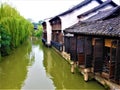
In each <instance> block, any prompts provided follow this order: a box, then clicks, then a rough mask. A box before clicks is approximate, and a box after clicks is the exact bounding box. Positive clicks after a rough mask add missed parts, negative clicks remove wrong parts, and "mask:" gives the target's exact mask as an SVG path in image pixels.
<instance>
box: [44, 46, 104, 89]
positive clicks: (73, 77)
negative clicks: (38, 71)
mask: <svg viewBox="0 0 120 90" xmlns="http://www.w3.org/2000/svg"><path fill="white" fill-rule="evenodd" d="M43 51H44V66H45V69H46V73H47V75H48V76H49V77H50V78H51V79H52V80H53V82H54V85H55V87H56V89H86V90H88V89H95V90H104V88H103V87H102V86H101V85H100V84H98V83H97V82H96V81H89V82H85V81H84V80H83V76H82V75H81V74H80V73H79V72H78V70H76V73H75V74H71V72H70V65H69V63H68V62H67V61H65V60H64V59H63V58H62V57H61V56H60V55H59V54H58V53H56V51H54V50H53V49H48V48H46V47H44V46H43Z"/></svg>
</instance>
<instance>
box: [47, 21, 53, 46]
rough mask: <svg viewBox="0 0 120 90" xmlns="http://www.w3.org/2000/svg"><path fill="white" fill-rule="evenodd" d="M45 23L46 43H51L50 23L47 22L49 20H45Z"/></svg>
mask: <svg viewBox="0 0 120 90" xmlns="http://www.w3.org/2000/svg"><path fill="white" fill-rule="evenodd" d="M46 24H47V28H46V29H47V43H46V44H47V45H50V44H51V35H52V33H51V30H52V29H51V26H50V23H49V20H46Z"/></svg>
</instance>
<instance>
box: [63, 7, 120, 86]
mask: <svg viewBox="0 0 120 90" xmlns="http://www.w3.org/2000/svg"><path fill="white" fill-rule="evenodd" d="M64 32H65V34H68V33H70V34H73V37H74V40H71V41H69V43H71V44H72V45H74V46H73V49H72V50H76V52H75V51H74V52H73V54H75V55H73V56H74V57H73V58H74V59H78V60H79V66H80V67H81V68H83V69H87V68H89V73H90V72H91V73H93V74H94V75H99V76H100V77H102V78H103V80H104V81H105V80H107V81H109V82H112V83H116V84H120V57H119V55H120V7H119V6H117V7H115V8H112V9H109V10H105V11H101V12H99V13H98V14H96V15H94V16H92V17H90V18H88V19H87V20H84V21H81V22H79V23H77V24H75V25H73V26H71V27H69V28H67V29H66V30H65V31H64ZM71 44H70V45H71ZM69 49H70V50H71V48H69ZM67 51H69V50H67ZM71 55H72V54H71ZM109 85H110V87H113V86H112V84H109Z"/></svg>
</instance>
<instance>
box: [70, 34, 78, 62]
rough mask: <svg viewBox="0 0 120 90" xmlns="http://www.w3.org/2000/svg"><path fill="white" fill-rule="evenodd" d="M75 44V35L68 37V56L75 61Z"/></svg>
mask: <svg viewBox="0 0 120 90" xmlns="http://www.w3.org/2000/svg"><path fill="white" fill-rule="evenodd" d="M76 46H77V45H76V36H74V37H70V57H71V60H73V61H77V51H76Z"/></svg>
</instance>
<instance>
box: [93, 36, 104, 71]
mask: <svg viewBox="0 0 120 90" xmlns="http://www.w3.org/2000/svg"><path fill="white" fill-rule="evenodd" d="M103 48H104V40H103V39H100V38H95V45H94V62H93V67H94V72H102V67H103V52H104V51H103Z"/></svg>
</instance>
